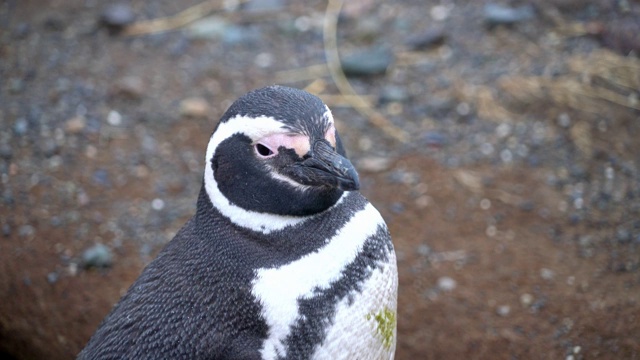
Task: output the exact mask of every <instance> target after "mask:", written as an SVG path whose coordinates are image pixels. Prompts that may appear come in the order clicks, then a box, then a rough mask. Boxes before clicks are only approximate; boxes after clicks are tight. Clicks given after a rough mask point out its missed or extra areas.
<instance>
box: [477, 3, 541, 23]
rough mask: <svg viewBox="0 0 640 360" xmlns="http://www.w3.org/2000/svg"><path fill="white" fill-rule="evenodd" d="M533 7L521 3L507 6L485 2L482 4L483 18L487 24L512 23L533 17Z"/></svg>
mask: <svg viewBox="0 0 640 360" xmlns="http://www.w3.org/2000/svg"><path fill="white" fill-rule="evenodd" d="M534 15H535V14H534V11H533V7H532V6H531V5H523V6H519V7H515V8H512V7H508V6H504V5H499V4H487V5H485V6H484V19H485V22H486V24H487V25H488V26H490V27H491V26H496V25H512V24H515V23H519V22H521V21H524V20H529V19H532V18H533V17H534Z"/></svg>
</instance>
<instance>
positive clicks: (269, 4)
mask: <svg viewBox="0 0 640 360" xmlns="http://www.w3.org/2000/svg"><path fill="white" fill-rule="evenodd" d="M284 6H285V2H284V0H252V1H249V2H247V3H246V4H244V10H246V11H255V12H262V11H279V10H281V9H282V8H283V7H284Z"/></svg>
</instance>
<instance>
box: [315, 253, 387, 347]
mask: <svg viewBox="0 0 640 360" xmlns="http://www.w3.org/2000/svg"><path fill="white" fill-rule="evenodd" d="M397 289H398V270H397V265H396V258H395V253H394V252H393V251H391V252H390V254H389V261H388V262H387V263H384V264H383V265H382V266H381V268H380V269H376V270H374V272H373V274H372V275H371V277H370V278H369V279H367V280H366V281H365V282H364V284H363V285H362V293H361V294H360V295H359V296H353V297H352V299H353V300H352V302H351V303H350V302H349V299H348V298H345V299H342V300H341V301H340V302H338V304H337V306H336V315H335V319H334V321H333V323H332V325H331V326H330V327H329V329H328V331H327V335H326V338H325V339H324V341H323V343H322V344H321V345H320V346H318V348H316V350H315V352H314V354H313V356H312V359H318V360H319V359H323V360H324V359H326V360H330V359H331V360H338V359H349V360H354V359H362V360H382V359H384V360H389V359H393V357H394V354H395V349H396V331H397V329H396V308H397ZM383 314H385V315H387V316H384V315H383ZM389 314H393V318H390V316H388V315H389ZM385 320H386V321H387V322H385Z"/></svg>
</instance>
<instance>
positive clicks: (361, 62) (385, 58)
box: [341, 48, 393, 76]
mask: <svg viewBox="0 0 640 360" xmlns="http://www.w3.org/2000/svg"><path fill="white" fill-rule="evenodd" d="M392 61H393V54H392V53H391V52H390V51H388V50H386V49H381V48H370V49H366V50H363V51H361V52H358V53H355V54H351V55H348V56H345V57H344V58H342V59H341V62H342V71H344V73H345V75H347V76H373V75H381V74H384V73H385V72H386V71H387V68H388V67H389V66H390V65H391V62H392Z"/></svg>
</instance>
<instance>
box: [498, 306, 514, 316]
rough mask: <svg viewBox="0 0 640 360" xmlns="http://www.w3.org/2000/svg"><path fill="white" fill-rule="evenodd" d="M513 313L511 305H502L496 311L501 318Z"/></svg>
mask: <svg viewBox="0 0 640 360" xmlns="http://www.w3.org/2000/svg"><path fill="white" fill-rule="evenodd" d="M510 312H511V306H509V305H500V306H498V308H497V309H496V313H497V314H498V315H500V316H507V315H509V313H510Z"/></svg>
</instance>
